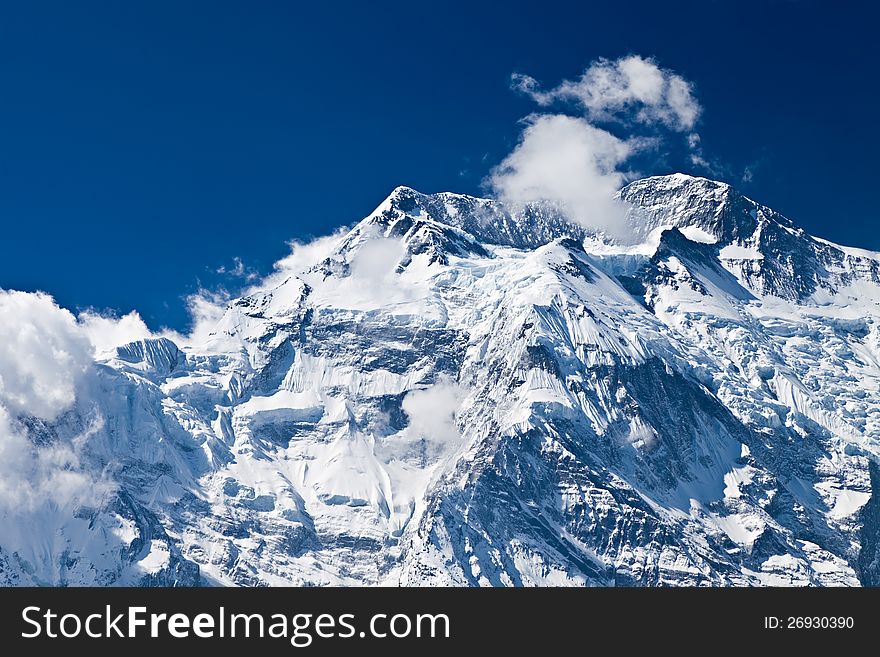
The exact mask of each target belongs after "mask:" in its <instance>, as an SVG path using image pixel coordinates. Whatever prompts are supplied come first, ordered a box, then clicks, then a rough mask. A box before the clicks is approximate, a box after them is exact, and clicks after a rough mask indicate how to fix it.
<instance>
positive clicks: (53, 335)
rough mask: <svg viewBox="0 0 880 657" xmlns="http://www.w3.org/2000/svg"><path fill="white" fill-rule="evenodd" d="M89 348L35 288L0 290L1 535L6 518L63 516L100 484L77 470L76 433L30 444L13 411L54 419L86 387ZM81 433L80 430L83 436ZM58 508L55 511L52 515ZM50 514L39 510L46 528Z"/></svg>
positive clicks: (93, 495)
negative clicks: (69, 438)
mask: <svg viewBox="0 0 880 657" xmlns="http://www.w3.org/2000/svg"><path fill="white" fill-rule="evenodd" d="M92 353H93V347H92V343H91V342H90V340H89V337H88V335H87V333H86V330H85V329H84V328H83V327H82V326H80V325H79V324H77V321H76V318H75V317H74V316H73V314H71V313H70V312H69V311H67V310H65V309H63V308H60V307H59V306H58V305H57V304H56V303H55V302H54V300H53V299H52V298H51V297H50V296H48V295H46V294H42V293H29V292H17V291H5V290H0V512H2V515H3V522H2V523H0V540H2V542H3V543H4V545H7V543H8V540H11V539H12V538H14V537H13V536H11V533H12V532H13V528H12V525H11V524H10V518H12V517H15V516H19V517H22V518H25V520H27V521H28V522H31V521H33V516H32V513H33V512H34V510H35V509H37V508H38V507H40V508H43V509H45V510H48V511H49V512H51V514H54V515H53V517H64V513H66V511H65V510H67V511H69V510H70V509H71V508H73V507H74V506H76V505H78V504H79V503H81V502H83V501H85V500H90V501H92V502H97V501H98V500H99V496H100V494H101V493H102V492H104V491H105V490H106V487H105V486H104V485H103V484H98V482H97V480H96V479H94V478H93V477H91V476H90V475H88V474H87V473H86V472H84V470H83V468H82V466H81V463H80V459H79V456H78V454H77V450H76V440H73V441H69V442H66V441H63V440H59V441H57V442H54V443H51V444H48V445H41V446H37V445H36V444H35V443H34V442H32V440H31V438H30V437H29V436H28V428H27V426H28V425H27V424H25V423H24V422H22V421H21V420H20V418H23V417H26V416H31V417H36V418H39V419H41V420H44V421H47V422H53V421H55V420H57V419H58V418H59V416H61V415H62V414H63V413H64V412H65V411H67V410H68V409H69V408H71V407H72V406H73V405H74V403H75V402H76V401H77V397H78V393H79V392H80V391H81V390H82V389H83V388H85V387H86V386H85V378H86V376H87V372H88V370H89V368H90V366H91V365H92V363H93V360H92ZM85 437H87V436H82V438H85ZM59 513H60V515H58V514H59ZM53 522H54V520H50V519H49V518H48V516H41V528H42V529H41V531H44V532H48V534H46V535H52V532H53V527H52V526H50V525H51V523H53Z"/></svg>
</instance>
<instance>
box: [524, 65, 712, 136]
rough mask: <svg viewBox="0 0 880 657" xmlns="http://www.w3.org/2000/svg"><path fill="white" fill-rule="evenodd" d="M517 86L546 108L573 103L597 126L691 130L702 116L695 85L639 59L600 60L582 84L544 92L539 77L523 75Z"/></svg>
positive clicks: (569, 82) (562, 85)
mask: <svg viewBox="0 0 880 657" xmlns="http://www.w3.org/2000/svg"><path fill="white" fill-rule="evenodd" d="M512 84H513V87H514V89H517V90H518V91H521V92H523V93H525V94H527V95H528V96H530V97H531V98H532V99H533V100H534V101H535V102H536V103H538V104H539V105H541V106H544V107H547V106H550V105H553V104H554V103H558V102H574V103H575V104H576V105H578V106H579V107H580V108H581V109H582V110H583V111H584V113H585V115H586V118H587V119H589V120H590V121H593V122H606V121H622V122H631V121H635V122H638V123H643V124H647V125H656V124H661V125H663V126H665V127H667V128H669V129H671V130H675V131H677V132H689V131H691V130H693V129H694V126H695V125H696V122H697V119H698V118H699V116H700V113H701V112H702V107H701V106H700V103H699V102H698V101H697V99H696V97H695V95H694V88H693V85H692V84H691V83H690V82H688V81H687V80H685V79H684V78H683V77H681V76H680V75H678V74H676V73H674V72H672V71H670V70H668V69H664V68H661V67H660V66H659V65H658V64H657V62H655V61H654V60H653V59H650V58H645V57H640V56H638V55H630V56H629V57H623V58H621V59H617V60H609V59H600V60H598V61H596V62H594V63H592V64H591V65H590V66H589V67H587V69H586V70H585V71H584V73H583V75H581V76H580V77H579V78H578V79H577V80H565V81H563V82H562V83H560V84H559V85H558V86H556V87H554V88H552V89H549V90H548V91H542V90H541V85H540V84H539V83H538V81H537V80H535V78H533V77H531V76H528V75H523V74H518V73H515V74H514V75H513V76H512Z"/></svg>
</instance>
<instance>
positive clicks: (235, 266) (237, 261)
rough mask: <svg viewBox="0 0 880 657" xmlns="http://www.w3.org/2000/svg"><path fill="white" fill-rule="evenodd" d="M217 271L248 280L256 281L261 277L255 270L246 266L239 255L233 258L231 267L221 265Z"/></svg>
mask: <svg viewBox="0 0 880 657" xmlns="http://www.w3.org/2000/svg"><path fill="white" fill-rule="evenodd" d="M215 272H216V273H218V274H223V275H225V276H231V277H232V278H243V279H244V280H246V281H255V280H257V279H258V278H259V277H260V275H259V274H258V273H257V272H256V271H255V270H253V269H251V268H250V267H247V266H245V264H244V261H243V260H242V259H241V258H239V257H238V256H235V257H234V258H232V266H231V267H227V266H226V265H220V266H219V267H217V269H216V270H215Z"/></svg>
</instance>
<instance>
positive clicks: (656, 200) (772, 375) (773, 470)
mask: <svg viewBox="0 0 880 657" xmlns="http://www.w3.org/2000/svg"><path fill="white" fill-rule="evenodd" d="M618 200H619V201H620V202H621V203H623V204H624V206H625V207H626V221H627V223H628V231H629V232H630V233H631V234H632V235H633V236H634V238H633V239H632V240H631V241H630V242H627V243H620V242H619V241H615V240H614V239H610V238H608V237H606V236H604V235H602V234H600V233H596V232H594V231H590V230H589V229H587V228H584V227H582V226H579V225H576V224H573V223H570V222H569V221H567V220H566V219H565V217H564V216H563V214H561V213H560V212H559V211H558V209H556V208H554V206H553V205H552V204H546V203H545V204H540V203H539V204H529V205H526V206H524V207H521V208H508V207H505V206H504V205H503V204H501V203H499V202H498V201H494V200H491V199H481V198H475V197H472V196H467V195H461V194H453V193H439V194H422V193H419V192H417V191H415V190H413V189H409V188H406V187H400V188H397V189H396V190H394V191H393V192H392V194H391V195H390V196H389V197H388V198H387V199H386V200H385V201H384V202H383V203H382V204H381V205H380V206H379V207H378V208H377V209H376V210H375V211H374V212H372V213H371V214H369V215H368V216H367V217H366V218H364V219H363V220H362V221H360V222H358V223H357V224H355V225H354V226H353V227H352V228H351V229H350V230H348V231H346V232H342V233H340V234H339V235H338V238H337V239H335V240H334V241H333V242H332V244H331V245H330V246H331V248H330V249H329V250H328V254H327V255H326V257H323V258H322V259H320V261H319V262H317V263H316V264H314V265H312V266H309V267H307V268H304V269H303V270H302V271H297V272H286V273H284V272H283V275H281V274H276V275H274V276H272V277H269V278H268V279H266V281H264V282H263V283H262V284H260V285H257V286H255V288H254V289H252V290H250V291H249V292H248V293H247V294H246V295H245V296H243V297H241V298H239V299H236V300H234V301H232V302H230V303H229V304H228V305H227V306H226V308H225V311H224V313H223V316H222V318H221V319H220V321H219V322H218V323H217V324H216V326H215V327H214V329H213V331H211V333H210V335H209V336H208V337H207V339H206V340H204V341H202V342H200V343H198V344H176V343H175V341H173V340H171V339H169V338H167V337H156V338H149V339H143V340H139V341H136V342H132V343H130V344H123V345H118V346H116V347H115V348H113V349H109V350H105V351H102V352H100V353H99V354H98V355H97V356H96V357H95V360H94V362H93V363H92V365H91V366H90V368H89V371H88V373H87V376H86V377H85V378H84V380H83V383H82V384H81V385H80V386H79V388H78V390H77V395H76V401H75V403H74V404H73V405H72V406H71V407H70V408H69V409H68V410H66V411H65V412H64V413H62V414H60V415H59V416H58V417H57V418H54V419H51V420H49V421H47V420H42V419H40V418H38V417H34V416H30V415H28V413H26V412H24V413H18V414H17V416H16V417H15V418H13V420H12V421H13V422H14V424H15V427H16V431H18V432H19V433H21V434H23V435H26V436H27V437H28V440H29V441H30V442H31V444H32V445H33V446H34V449H36V450H47V449H53V448H58V447H59V446H60V447H65V448H69V449H70V450H75V453H76V455H77V458H76V459H75V460H70V461H68V462H66V465H65V468H66V469H67V470H70V471H71V472H73V473H76V474H78V475H81V476H83V477H88V478H89V480H91V481H94V482H99V483H100V485H95V486H94V492H93V494H92V495H91V497H90V498H89V499H87V500H85V502H83V501H80V502H79V503H77V504H76V505H73V506H70V505H64V504H59V502H58V501H57V499H54V498H52V497H51V496H50V497H49V498H47V499H45V500H42V501H38V503H37V504H32V505H30V506H29V507H28V508H27V509H17V510H16V509H11V510H10V509H4V510H2V511H0V515H2V519H0V584H3V585H13V586H14V585H49V586H59V585H61V586H63V585H86V586H110V585H137V586H190V585H208V586H212V585H240V586H277V585H295V586H320V585H334V586H355V585H393V586H398V585H399V586H568V585H574V586H762V585H774V586H859V585H863V586H875V585H878V584H880V465H878V459H880V404H878V399H880V394H878V393H880V323H878V317H880V254H877V253H872V252H870V251H865V250H860V249H854V248H849V247H843V246H839V245H836V244H833V243H831V242H828V241H826V240H823V239H819V238H816V237H813V236H811V235H809V234H807V233H806V232H805V231H804V230H802V229H801V228H799V227H798V226H797V225H796V224H795V223H794V222H792V221H791V220H789V219H788V218H786V217H784V216H782V215H781V214H779V213H778V212H776V211H774V210H772V209H770V208H768V207H765V206H763V205H761V204H760V203H757V202H755V201H752V200H751V199H749V198H747V197H745V196H743V195H742V194H741V193H739V192H738V191H737V190H736V189H734V188H733V187H731V186H730V185H727V184H725V183H720V182H715V181H711V180H707V179H704V178H696V177H691V176H686V175H683V174H673V175H668V176H658V177H652V178H646V179H643V180H637V181H635V182H632V183H630V184H629V185H627V186H626V187H624V188H623V189H622V190H621V191H620V192H619V194H618Z"/></svg>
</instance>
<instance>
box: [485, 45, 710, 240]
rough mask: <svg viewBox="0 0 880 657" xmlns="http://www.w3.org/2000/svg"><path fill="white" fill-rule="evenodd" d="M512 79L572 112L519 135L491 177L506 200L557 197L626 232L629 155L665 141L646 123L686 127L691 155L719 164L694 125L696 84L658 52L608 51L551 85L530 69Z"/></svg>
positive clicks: (586, 220) (534, 123)
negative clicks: (612, 54)
mask: <svg viewBox="0 0 880 657" xmlns="http://www.w3.org/2000/svg"><path fill="white" fill-rule="evenodd" d="M512 84H513V87H514V88H515V89H517V90H519V91H521V92H522V93H524V94H526V95H528V96H529V97H530V98H532V99H533V100H534V101H535V102H536V103H538V104H539V105H541V106H542V107H550V106H553V105H563V106H564V108H563V111H565V107H567V111H568V113H541V114H536V115H532V116H530V117H528V118H527V119H526V121H525V123H526V127H525V129H524V130H523V134H522V136H521V138H520V141H519V143H518V144H517V146H516V147H515V148H514V150H513V151H512V152H511V153H510V154H509V155H508V156H507V157H506V158H505V159H504V160H503V161H502V162H501V164H500V165H498V166H497V167H495V169H493V170H492V172H491V174H490V176H489V178H488V180H487V181H486V182H487V184H488V186H489V187H490V188H491V190H492V191H493V192H494V193H495V195H496V196H497V197H498V198H499V199H500V200H502V201H505V202H507V203H514V204H517V203H527V202H532V201H551V202H554V203H556V204H558V205H559V206H560V208H561V209H562V210H563V211H564V212H565V213H566V214H567V215H568V217H569V219H571V220H573V221H575V222H577V223H580V224H582V225H584V226H586V227H588V228H593V229H596V230H600V231H603V232H605V233H606V234H608V235H610V236H612V237H615V238H618V239H626V238H628V237H629V235H628V233H629V230H628V227H627V226H626V222H625V221H623V217H624V214H625V207H623V205H622V204H620V203H619V202H616V201H613V200H612V197H613V196H614V194H615V192H617V191H618V190H619V189H620V187H621V186H622V185H623V184H625V183H626V182H627V181H628V180H629V179H631V178H632V177H634V175H635V174H633V173H632V172H629V171H626V170H625V169H624V168H623V165H624V164H625V163H626V161H627V160H628V159H629V158H630V157H631V156H632V155H634V154H635V153H637V152H639V151H641V150H644V149H645V148H646V147H648V146H649V145H650V146H654V145H656V144H657V143H659V137H652V138H646V137H644V136H643V137H641V138H639V137H635V136H634V135H633V133H636V134H639V133H640V134H642V135H644V134H645V128H646V127H647V128H651V129H652V130H650V131H649V134H651V135H655V134H658V133H663V132H665V133H669V132H675V133H683V134H684V136H685V138H686V143H687V147H688V151H689V154H690V160H691V163H692V164H694V165H696V166H699V167H701V168H705V169H708V170H714V168H715V167H714V166H713V165H712V163H711V162H709V160H708V159H707V158H706V157H705V156H704V154H703V150H702V145H701V141H700V135H699V134H698V133H697V132H695V130H694V128H695V126H696V124H697V121H698V120H699V117H700V113H701V107H700V104H699V102H698V101H697V99H696V97H695V96H694V89H693V86H692V85H691V84H690V83H689V82H688V81H687V80H685V79H684V78H683V77H681V76H680V75H678V74H677V73H674V72H673V71H670V70H668V69H665V68H661V67H660V66H659V65H658V64H657V62H656V61H655V60H653V59H651V58H646V57H640V56H638V55H630V56H628V57H623V58H621V59H617V60H609V59H600V60H598V61H595V62H593V63H592V64H591V65H590V66H588V67H587V69H586V70H585V71H584V73H583V74H582V75H581V76H580V77H579V78H577V79H576V80H565V81H563V82H562V83H560V84H559V85H558V86H556V87H554V88H552V89H549V90H546V91H545V90H543V89H542V88H541V85H540V84H539V82H538V81H537V80H535V78H533V77H530V76H528V75H522V74H514V75H513V76H512ZM573 110H576V111H577V113H579V114H580V115H579V116H572V115H571V114H572V111H573ZM597 123H599V124H602V128H600V127H597V125H596V124H597ZM621 131H622V132H623V134H620V133H621ZM627 131H628V132H629V134H626V133H627ZM615 133H617V134H615Z"/></svg>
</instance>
